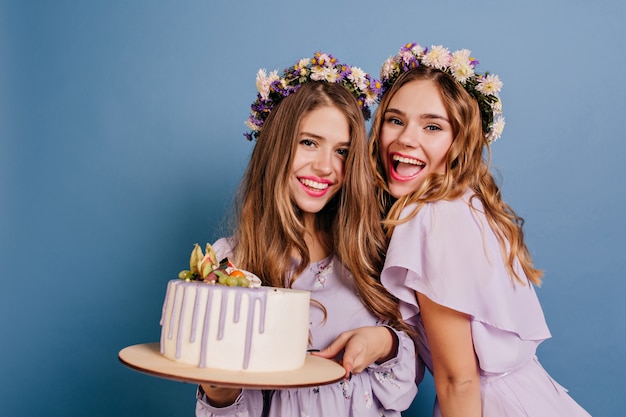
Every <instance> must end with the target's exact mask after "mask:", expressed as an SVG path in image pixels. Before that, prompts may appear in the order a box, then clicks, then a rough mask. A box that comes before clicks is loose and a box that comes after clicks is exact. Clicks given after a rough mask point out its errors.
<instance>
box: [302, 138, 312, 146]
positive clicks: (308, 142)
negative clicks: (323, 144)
mask: <svg viewBox="0 0 626 417" xmlns="http://www.w3.org/2000/svg"><path fill="white" fill-rule="evenodd" d="M300 144H302V145H304V146H315V142H313V141H312V140H311V139H302V140H301V141H300Z"/></svg>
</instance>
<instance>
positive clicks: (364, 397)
mask: <svg viewBox="0 0 626 417" xmlns="http://www.w3.org/2000/svg"><path fill="white" fill-rule="evenodd" d="M213 248H214V249H215V251H216V253H217V255H218V258H220V259H221V258H223V257H225V256H230V255H231V252H232V249H231V246H230V244H229V240H228V239H220V240H218V241H217V242H216V243H215V244H214V245H213ZM293 288H294V289H299V290H307V291H310V292H311V299H312V300H317V301H318V302H320V303H321V304H322V305H323V306H324V307H325V308H326V313H327V317H326V320H324V315H323V313H322V310H321V309H320V308H319V307H316V304H314V303H312V304H311V310H310V346H309V349H323V348H325V347H327V346H328V345H330V344H331V343H332V342H333V341H334V340H335V339H336V338H337V336H338V335H339V334H340V333H341V332H343V331H346V330H352V329H356V328H358V327H362V326H377V325H382V324H384V323H380V322H379V321H378V320H377V318H376V317H374V316H373V315H372V314H371V313H370V312H369V310H367V309H366V308H365V306H363V304H362V303H361V301H360V299H359V298H358V296H357V295H356V291H355V288H354V284H353V281H352V276H351V275H350V273H349V272H348V271H347V270H346V269H345V268H344V267H343V265H342V264H341V262H340V261H339V259H337V258H336V257H335V256H329V257H328V258H326V259H323V260H321V261H319V262H314V263H312V264H311V265H310V266H309V267H308V268H307V269H306V271H305V272H303V273H302V275H300V276H299V277H298V279H297V280H296V281H295V283H294V285H293ZM396 334H397V335H398V340H399V347H398V355H397V356H396V357H395V358H393V359H391V360H389V361H387V362H385V363H383V364H380V365H377V364H372V365H371V366H369V367H368V368H367V369H366V370H364V371H363V372H361V373H359V374H355V375H353V376H352V378H351V379H350V380H349V381H346V380H342V381H339V382H336V383H333V384H328V385H322V386H317V387H308V388H296V389H286V390H277V391H274V392H273V393H272V397H271V398H272V399H271V407H270V409H269V414H268V415H269V416H294V417H315V416H319V417H322V416H323V417H327V416H358V417H368V416H372V417H374V416H376V417H380V416H382V415H384V416H387V417H392V416H395V417H399V416H400V413H401V411H404V410H406V409H408V408H409V406H410V405H411V402H412V401H413V398H414V397H415V394H416V392H417V386H416V384H415V366H416V354H415V348H414V344H413V342H412V341H411V339H410V338H409V337H408V336H407V335H406V334H404V333H403V332H396ZM262 410H263V396H262V392H261V391H259V390H251V389H243V390H242V393H241V395H240V396H239V398H238V399H237V400H236V401H235V403H234V404H232V405H230V406H228V407H223V408H216V407H212V406H211V405H209V404H208V402H207V401H206V397H205V396H204V395H203V394H202V392H201V390H199V391H198V395H197V403H196V416H199V417H209V416H223V417H229V416H232V417H244V416H261V413H262Z"/></svg>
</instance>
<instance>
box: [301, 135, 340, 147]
mask: <svg viewBox="0 0 626 417" xmlns="http://www.w3.org/2000/svg"><path fill="white" fill-rule="evenodd" d="M303 137H310V138H313V139H317V140H323V141H325V140H326V138H325V137H324V136H320V135H316V134H315V133H311V132H300V134H299V135H298V138H300V139H302V138H303ZM338 145H339V146H350V140H347V141H345V142H339V144H338Z"/></svg>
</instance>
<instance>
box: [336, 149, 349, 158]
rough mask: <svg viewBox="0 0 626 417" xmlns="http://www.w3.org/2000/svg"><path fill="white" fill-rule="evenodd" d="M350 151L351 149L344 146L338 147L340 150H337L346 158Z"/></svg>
mask: <svg viewBox="0 0 626 417" xmlns="http://www.w3.org/2000/svg"><path fill="white" fill-rule="evenodd" d="M349 152H350V150H349V149H348V148H342V149H338V150H337V153H338V154H339V155H340V156H342V157H344V158H346V157H347V156H348V153H349Z"/></svg>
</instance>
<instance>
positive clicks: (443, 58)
mask: <svg viewBox="0 0 626 417" xmlns="http://www.w3.org/2000/svg"><path fill="white" fill-rule="evenodd" d="M470 54H471V51H470V50H468V49H461V50H459V51H454V52H450V51H449V50H448V49H447V48H444V47H443V46H441V45H438V46H431V47H430V49H429V48H424V47H422V46H420V44H418V43H417V42H412V43H407V44H405V45H403V46H402V47H401V48H400V50H399V51H398V53H397V54H396V55H395V56H392V57H390V58H388V59H387V60H386V61H385V62H384V63H383V66H382V68H381V70H380V82H381V84H382V86H381V88H380V90H379V95H378V97H379V98H380V97H382V95H383V94H384V93H385V91H387V90H388V89H389V88H390V87H391V86H392V85H393V83H394V82H396V80H397V79H398V77H399V76H400V75H401V74H403V73H405V72H407V71H409V70H411V69H413V68H417V67H418V66H420V65H425V66H427V67H431V68H436V69H438V70H441V71H443V72H445V73H447V74H449V75H451V76H452V78H454V79H455V80H456V81H457V82H459V83H460V84H461V85H462V86H463V88H465V90H467V92H468V93H469V94H470V95H471V96H472V97H474V98H475V99H476V101H478V107H479V108H480V114H481V118H482V123H483V132H485V138H486V139H487V142H494V141H495V140H497V139H498V138H499V137H500V136H501V135H502V131H503V130H504V117H503V116H502V102H501V101H500V95H499V94H500V90H501V89H502V82H501V81H500V78H498V76H497V75H493V74H490V73H489V72H485V74H479V73H477V72H476V71H475V68H476V66H477V65H478V64H479V61H478V60H477V59H475V58H473V57H471V56H470Z"/></svg>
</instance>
